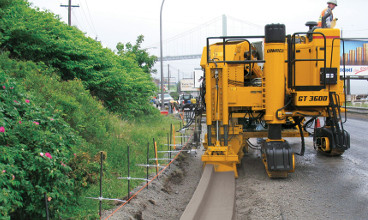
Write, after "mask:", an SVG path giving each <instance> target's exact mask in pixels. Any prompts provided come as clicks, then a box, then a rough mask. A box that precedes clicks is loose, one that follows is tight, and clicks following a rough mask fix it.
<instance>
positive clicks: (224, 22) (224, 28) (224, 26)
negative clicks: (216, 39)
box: [222, 15, 227, 37]
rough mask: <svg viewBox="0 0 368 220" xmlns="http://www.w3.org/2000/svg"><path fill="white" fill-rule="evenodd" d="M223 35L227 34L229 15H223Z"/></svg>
mask: <svg viewBox="0 0 368 220" xmlns="http://www.w3.org/2000/svg"><path fill="white" fill-rule="evenodd" d="M222 36H223V37H226V36H227V17H226V15H222Z"/></svg>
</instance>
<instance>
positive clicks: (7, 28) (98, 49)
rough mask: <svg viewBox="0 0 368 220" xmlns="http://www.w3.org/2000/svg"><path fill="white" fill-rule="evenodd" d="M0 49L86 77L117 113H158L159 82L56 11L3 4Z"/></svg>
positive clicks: (22, 2)
mask: <svg viewBox="0 0 368 220" xmlns="http://www.w3.org/2000/svg"><path fill="white" fill-rule="evenodd" d="M0 18H1V19H0V50H3V51H9V54H10V57H11V58H14V59H20V60H31V61H34V62H36V63H38V62H43V63H44V64H45V65H46V66H48V67H49V68H53V69H54V70H55V72H56V73H57V74H58V75H59V76H60V77H61V79H63V80H65V81H67V80H74V79H76V78H77V79H80V80H81V81H82V82H83V85H84V87H85V88H86V89H87V90H89V91H90V93H91V94H92V95H93V96H96V97H98V99H99V100H101V101H103V104H104V105H105V106H106V107H107V108H108V109H109V110H110V111H112V112H118V113H120V114H121V115H122V116H123V117H125V118H133V117H135V116H138V115H144V114H147V113H148V112H150V111H152V108H151V106H150V104H149V100H150V97H151V96H152V95H153V92H154V90H155V89H156V86H155V85H154V83H153V81H152V79H151V77H150V76H149V74H147V73H145V72H144V71H143V70H142V68H140V67H139V64H138V62H137V60H135V59H134V58H132V57H131V56H129V55H126V56H125V55H121V56H119V55H117V54H115V53H114V52H113V51H111V50H110V49H107V48H103V47H102V45H101V44H100V43H99V42H97V41H95V40H93V39H92V38H88V37H86V36H85V35H84V33H83V32H82V31H80V30H78V29H77V28H75V27H69V26H68V25H66V24H65V23H63V22H61V21H60V19H59V18H58V17H57V16H55V15H54V14H52V13H50V12H41V11H39V10H38V9H32V8H30V7H29V3H28V2H27V1H26V0H13V1H10V2H6V4H5V3H4V7H1V8H0Z"/></svg>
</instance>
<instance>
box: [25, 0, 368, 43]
mask: <svg viewBox="0 0 368 220" xmlns="http://www.w3.org/2000/svg"><path fill="white" fill-rule="evenodd" d="M29 2H31V3H32V4H33V5H34V6H37V7H39V8H40V9H41V10H46V9H47V10H50V11H52V12H53V13H55V14H58V15H60V17H61V18H62V21H65V22H66V23H67V17H68V16H67V8H63V7H60V5H61V4H64V5H66V4H68V0H29ZM161 3H162V0H130V1H127V0H105V1H101V0H72V4H73V5H79V6H80V7H79V8H73V12H72V23H73V25H76V26H77V27H78V28H79V29H81V30H83V31H84V32H86V33H87V34H88V35H89V36H91V37H93V38H95V37H96V36H97V37H98V39H99V40H100V41H101V42H102V43H103V45H105V46H107V47H109V48H111V49H115V46H116V44H117V43H118V42H123V43H126V42H134V41H135V40H136V38H137V36H138V35H140V34H143V35H144V36H145V44H144V45H146V46H149V45H152V44H155V43H157V42H159V36H160V35H159V34H160V32H159V27H160V7H161ZM326 6H327V4H326V0H308V1H307V0H304V1H299V0H252V1H249V0H248V1H247V0H226V1H224V0H185V1H178V0H165V3H164V8H163V36H164V39H168V38H170V37H173V36H175V35H178V34H181V33H183V32H185V31H187V30H190V29H192V28H195V27H197V26H199V25H201V24H203V23H205V22H208V21H210V20H212V19H214V18H216V17H219V16H221V15H223V14H226V15H227V16H231V17H234V18H238V19H240V20H244V21H248V22H250V23H254V24H258V25H260V26H264V25H265V24H269V23H284V24H285V25H286V30H287V33H288V34H292V33H294V32H300V31H305V30H306V28H305V26H304V24H305V22H306V21H311V20H312V21H313V20H314V21H317V19H318V17H319V14H320V13H321V11H322V10H323V9H324V8H326ZM333 12H334V15H335V17H337V18H338V19H339V20H338V24H337V27H339V28H342V29H343V30H344V36H345V37H346V36H349V37H350V36H358V37H364V36H368V22H367V20H368V1H367V0H338V7H336V8H335V10H334V11H333Z"/></svg>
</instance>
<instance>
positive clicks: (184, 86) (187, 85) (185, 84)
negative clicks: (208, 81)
mask: <svg viewBox="0 0 368 220" xmlns="http://www.w3.org/2000/svg"><path fill="white" fill-rule="evenodd" d="M198 90H199V89H198V88H195V87H194V79H182V80H181V81H180V91H182V92H193V91H198Z"/></svg>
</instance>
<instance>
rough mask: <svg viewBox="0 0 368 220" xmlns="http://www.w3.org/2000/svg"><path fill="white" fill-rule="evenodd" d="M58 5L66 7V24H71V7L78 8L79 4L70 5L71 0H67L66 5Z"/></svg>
mask: <svg viewBox="0 0 368 220" xmlns="http://www.w3.org/2000/svg"><path fill="white" fill-rule="evenodd" d="M60 7H68V25H69V26H72V7H73V8H78V7H79V5H72V0H69V4H68V5H60Z"/></svg>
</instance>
